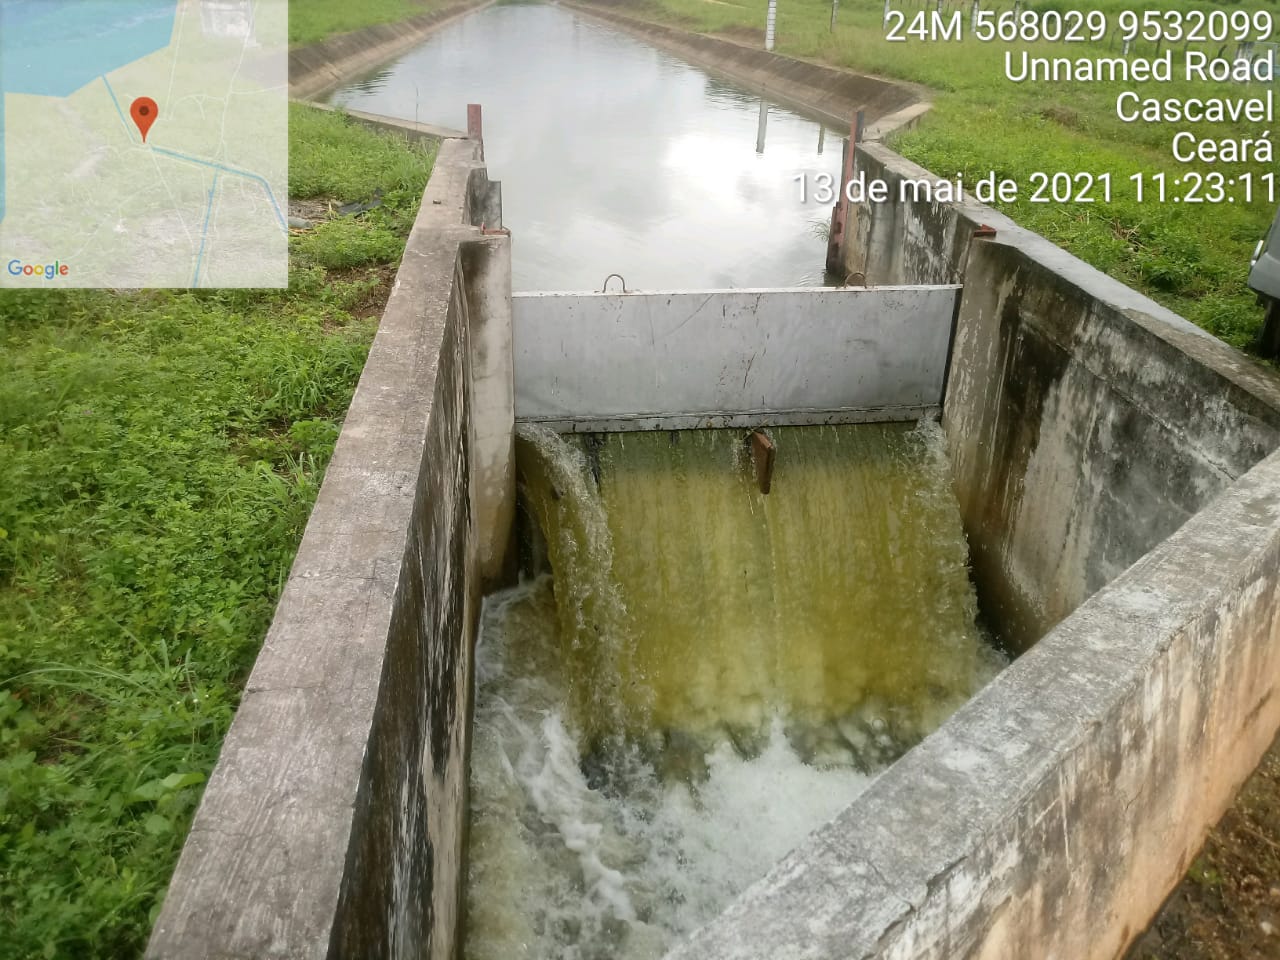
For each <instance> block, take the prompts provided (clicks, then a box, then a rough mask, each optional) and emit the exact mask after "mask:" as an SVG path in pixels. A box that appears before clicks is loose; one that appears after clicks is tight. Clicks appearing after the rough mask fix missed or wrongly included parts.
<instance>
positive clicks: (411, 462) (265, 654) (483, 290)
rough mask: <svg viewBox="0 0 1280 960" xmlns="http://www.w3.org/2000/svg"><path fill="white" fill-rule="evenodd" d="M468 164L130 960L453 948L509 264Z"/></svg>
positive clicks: (432, 213) (482, 178) (423, 251)
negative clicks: (487, 223) (138, 950)
mask: <svg viewBox="0 0 1280 960" xmlns="http://www.w3.org/2000/svg"><path fill="white" fill-rule="evenodd" d="M479 157H480V145H479V144H478V143H473V142H470V141H465V140H450V141H446V142H445V143H444V144H443V145H442V147H441V149H440V154H439V156H438V158H437V161H436V165H435V169H434V172H433V173H432V176H431V181H430V185H429V186H428V188H427V192H426V196H425V197H424V200H423V204H422V208H421V211H420V213H419V216H418V219H417V222H416V223H415V225H414V227H413V231H412V233H411V235H410V237H409V240H408V244H407V246H406V248H405V254H404V260H403V262H402V264H401V266H400V270H399V273H398V274H397V277H396V283H395V288H394V290H393V291H392V294H391V297H390V300H389V302H388V304H387V307H386V312H385V313H384V315H383V318H382V323H381V325H380V327H379V329H378V334H377V337H376V339H375V340H374V343H373V347H372V349H371V351H370V354H369V359H368V361H367V363H366V365H365V369H364V372H363V375H362V376H361V378H360V383H359V385H358V387H357V389H356V393H355V397H354V399H353V400H352V403H351V407H350V410H349V411H348V414H347V418H346V422H345V423H344V425H343V429H342V433H341V436H340V437H339V439H338V443H337V447H336V449H335V451H334V456H333V459H332V461H331V462H330V465H329V468H328V470H327V471H326V473H325V478H324V484H323V486H322V487H321V490H320V494H319V497H318V499H317V502H316V506H315V508H314V510H313V511H312V515H311V518H310V521H309V522H308V524H307V528H306V531H305V534H304V536H303V540H302V545H301V547H300V549H299V551H298V555H297V558H296V560H295V562H294V565H293V569H292V571H291V573H290V576H289V580H288V582H287V584H286V585H285V589H284V593H283V595H282V597H281V600H280V604H279V607H278V608H277V611H276V616H275V619H274V621H273V622H272V625H271V628H270V631H269V633H268V635H267V639H266V642H265V644H264V645H263V649H262V652H261V654H260V655H259V657H258V660H257V662H256V664H255V665H254V669H253V672H252V674H251V676H250V678H249V681H248V683H247V685H246V688H245V693H244V697H243V700H242V701H241V705H240V708H239V710H238V711H237V713H236V718H235V722H234V723H233V724H232V727H231V730H230V732H229V733H228V735H227V738H226V741H225V743H224V745H223V748H222V754H221V756H220V758H219V761H218V764H217V766H216V768H215V769H214V772H213V775H212V777H211V778H210V781H209V784H208V787H207V789H206V791H205V794H204V798H203V800H202V802H201V805H200V808H199V810H198V812H197V814H196V817H195V822H194V823H193V825H192V828H191V832H190V835H189V837H188V839H187V843H186V846H185V847H184V848H183V852H182V856H181V859H180V861H179V863H178V867H177V870H176V871H175V873H174V876H173V880H172V882H171V884H170V887H169V892H168V895H167V897H166V899H165V902H164V907H163V910H162V912H161V914H160V917H159V919H158V920H157V922H156V925H155V928H154V930H153V932H152V936H151V941H150V944H149V946H148V949H147V954H146V955H147V956H148V957H149V958H153V960H162V958H163V960H193V958H210V960H213V958H218V960H232V958H235V960H240V958H243V960H250V958H255V960H256V958H263V957H288V958H303V957H306V958H334V960H337V958H348V957H415V958H416V957H431V958H436V960H446V958H452V957H453V956H454V955H455V953H456V951H457V948H458V944H459V938H460V933H461V931H460V902H461V895H462V876H461V871H462V868H463V865H462V860H463V850H464V843H465V832H466V822H467V820H466V817H467V803H466V791H467V778H468V769H467V768H468V759H469V756H468V754H469V722H470V713H471V690H472V645H473V642H474V635H475V629H476V623H477V615H478V612H479V596H480V590H481V587H482V583H483V581H484V578H485V574H486V573H489V574H496V573H497V572H499V571H500V570H501V568H502V566H503V557H502V550H503V549H504V548H505V545H506V534H507V530H508V529H509V527H510V516H511V511H512V509H513V500H512V498H513V496H514V488H513V485H512V481H511V477H510V474H509V472H504V471H509V470H510V468H511V464H510V450H511V444H512V442H513V441H512V430H513V427H514V410H513V407H512V388H511V372H510V369H511V367H510V350H509V346H508V347H507V348H506V349H505V350H504V349H503V347H502V344H503V342H504V337H505V338H507V342H508V344H509V336H510V333H509V324H510V292H509V291H510V248H509V239H508V238H507V237H506V236H503V235H490V234H486V233H483V232H482V231H481V230H480V229H479V228H478V227H476V226H472V224H473V223H474V222H475V221H476V220H477V219H478V218H479V217H480V216H481V215H482V214H481V213H480V211H479V209H478V208H479V207H483V206H488V205H487V204H485V203H484V201H485V199H486V197H487V196H488V195H489V194H490V193H491V192H492V190H491V188H492V186H493V185H492V184H490V183H489V181H488V180H487V178H486V175H485V171H484V167H483V166H482V164H481V162H480V159H479ZM483 215H484V216H492V212H491V211H488V212H486V213H485V214H483ZM490 321H492V323H490ZM504 326H505V327H506V330H505V332H504V330H503V329H502V328H503V327H504ZM495 327H496V328H497V329H495ZM504 448H505V449H506V451H507V453H506V458H505V461H504V462H502V463H499V464H497V466H496V467H495V466H494V464H495V463H496V462H497V461H498V460H500V459H502V458H501V457H500V455H499V453H498V452H499V451H501V450H503V449H504ZM486 450H488V451H489V452H488V454H485V453H484V451H486Z"/></svg>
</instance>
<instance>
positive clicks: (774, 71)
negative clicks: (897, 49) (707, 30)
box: [560, 0, 930, 138]
mask: <svg viewBox="0 0 1280 960" xmlns="http://www.w3.org/2000/svg"><path fill="white" fill-rule="evenodd" d="M560 3H561V5H562V6H565V7H569V8H571V9H573V10H577V11H578V12H579V13H583V14H586V15H587V16H591V17H596V18H598V19H600V20H602V21H604V22H606V23H608V24H609V25H610V26H611V27H613V28H615V29H618V30H622V31H624V32H626V33H629V34H631V35H632V36H635V37H638V38H640V39H641V40H644V41H645V42H647V43H649V44H652V45H653V46H655V47H658V48H660V49H663V50H668V51H670V52H671V53H674V54H676V55H677V56H678V57H680V58H681V59H682V60H686V61H688V62H689V63H692V64H696V65H697V66H699V67H702V68H703V69H704V70H709V71H711V72H712V73H718V74H720V75H722V76H724V77H727V78H728V79H730V80H733V81H735V82H737V83H738V84H740V85H742V86H744V87H746V88H747V89H748V90H752V91H756V92H759V93H762V94H766V95H767V96H768V98H769V99H770V100H772V101H773V102H775V103H779V104H782V105H783V106H787V107H791V108H792V109H793V110H797V111H799V112H800V113H802V114H806V115H808V116H811V117H814V118H815V119H817V120H821V121H823V122H825V123H829V124H831V125H832V126H834V127H836V128H837V129H838V130H841V131H848V130H849V129H850V124H851V122H852V120H853V118H854V116H855V115H856V114H857V112H858V111H859V110H864V111H865V112H866V120H867V122H868V124H869V129H868V134H869V136H870V137H871V138H878V137H880V136H883V135H884V134H886V133H888V132H890V131H891V130H897V129H900V128H902V127H905V126H909V125H910V124H912V123H914V122H915V121H916V120H917V119H918V118H919V117H920V116H921V115H923V114H924V113H926V112H927V111H928V110H929V107H930V104H929V102H928V98H927V91H926V90H925V89H924V88H923V87H919V86H916V85H915V84H910V83H905V82H902V81H898V80H885V79H883V78H881V77H873V76H869V75H867V74H861V73H854V72H853V71H852V70H842V69H840V68H839V67H831V66H827V65H825V64H820V63H811V62H809V61H807V60H797V59H795V58H794V57H784V56H782V55H781V54H778V53H770V52H768V51H766V50H764V49H763V48H762V46H763V28H764V15H763V13H762V14H761V20H760V24H761V41H762V42H761V43H760V44H746V43H738V42H736V41H734V40H730V39H728V38H726V37H712V36H707V35H705V34H700V33H689V32H687V31H685V30H679V29H676V28H674V27H667V26H663V25H662V24H660V23H651V22H649V21H646V20H640V19H637V18H636V17H632V16H628V15H627V12H626V11H628V10H629V9H631V8H633V7H634V4H631V3H628V2H627V0H621V2H618V0H612V2H610V0H589V2H582V0H560Z"/></svg>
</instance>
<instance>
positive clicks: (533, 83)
mask: <svg viewBox="0 0 1280 960" xmlns="http://www.w3.org/2000/svg"><path fill="white" fill-rule="evenodd" d="M331 101H332V102H333V103H336V104H342V105H347V106H351V107H352V108H354V109H361V110H369V111H372V112H374V113H385V114H391V115H393V116H398V117H403V118H406V119H411V120H419V121H422V122H426V123H437V124H444V125H446V126H450V127H454V128H456V129H465V128H466V104H467V103H480V104H482V105H483V106H484V125H485V160H486V162H487V164H488V167H489V172H490V175H492V176H493V177H494V178H496V179H500V180H502V182H503V207H504V210H503V221H504V223H505V224H506V226H508V227H510V228H511V231H512V234H513V247H512V249H513V256H514V261H515V262H514V274H515V275H514V286H515V289H517V290H594V289H599V287H600V284H601V281H602V280H603V279H604V277H605V275H606V274H609V273H613V272H615V271H616V272H618V273H621V274H622V275H623V276H625V277H626V279H627V286H628V288H635V289H640V290H655V289H689V288H708V287H768V286H796V285H802V284H818V283H821V282H822V267H823V261H824V259H825V252H826V245H825V241H824V239H823V238H822V237H821V236H819V235H818V234H817V233H816V232H815V231H814V229H813V225H812V221H814V220H826V219H829V216H830V209H829V207H824V206H821V205H819V204H817V203H814V202H813V200H812V197H810V199H809V202H808V203H807V204H802V203H800V200H799V190H798V187H797V185H796V180H795V179H794V178H795V177H797V176H798V175H800V174H803V173H808V174H809V176H810V178H812V177H813V176H814V175H815V174H817V173H827V174H830V175H831V176H833V177H834V176H837V175H838V173H839V164H840V156H839V151H838V150H826V151H825V152H821V153H820V149H819V145H820V143H821V140H820V134H821V130H820V126H819V125H818V124H816V123H814V122H812V121H810V120H806V119H804V118H802V117H799V116H797V115H796V114H794V113H792V112H790V111H788V110H786V109H783V108H781V107H778V106H775V105H768V106H767V130H765V129H763V128H762V120H761V118H762V110H761V102H760V98H759V96H758V95H756V94H752V93H750V92H748V91H745V90H743V89H741V88H739V87H735V86H734V85H733V84H731V83H728V82H726V81H724V80H721V79H718V78H715V77H711V76H708V75H707V74H705V73H703V72H702V71H701V70H698V69H696V68H694V67H691V66H689V65H688V64H685V63H682V62H681V61H678V60H675V59H673V58H672V57H669V56H667V55H666V54H664V53H662V52H660V51H658V50H656V49H654V48H653V47H649V46H646V45H644V44H642V43H640V42H638V41H636V40H632V39H631V38H629V37H626V36H623V35H621V34H619V33H615V32H613V31H611V30H609V29H607V28H605V27H602V26H599V25H597V24H595V23H592V22H590V21H588V20H584V19H582V18H581V17H579V16H577V15H576V14H574V13H572V12H570V11H567V10H564V9H561V8H559V7H555V6H548V5H543V4H516V5H501V6H496V7H490V8H488V9H486V10H483V11H480V12H479V13H476V14H473V15H471V16H469V17H466V18H464V19H463V20H461V21H459V22H458V23H456V24H453V25H452V26H449V27H447V28H445V29H444V30H442V31H441V32H440V33H438V34H435V35H434V36H432V37H431V38H430V39H428V40H427V42H425V43H424V44H423V45H422V46H421V47H418V48H417V49H416V50H414V51H412V52H411V53H409V54H407V55H405V56H404V57H402V58H401V59H400V60H399V61H397V62H396V63H394V64H393V65H392V66H390V67H388V68H385V69H382V70H379V71H378V72H376V73H374V74H371V75H369V76H366V77H364V78H362V79H361V80H358V81H356V82H354V83H351V84H349V85H347V86H346V87H344V88H342V89H341V90H339V91H337V92H336V93H335V94H334V95H333V97H332V98H331ZM762 132H763V133H767V136H766V137H765V138H764V142H763V143H760V142H759V141H760V137H761V134H762ZM760 148H762V149H760Z"/></svg>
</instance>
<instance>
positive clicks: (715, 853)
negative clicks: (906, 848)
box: [466, 423, 1001, 960]
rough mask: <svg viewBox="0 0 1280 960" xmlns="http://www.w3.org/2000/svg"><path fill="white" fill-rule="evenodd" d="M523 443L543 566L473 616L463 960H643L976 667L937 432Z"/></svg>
mask: <svg viewBox="0 0 1280 960" xmlns="http://www.w3.org/2000/svg"><path fill="white" fill-rule="evenodd" d="M743 436H744V435H743V432H742V431H733V430H722V431H692V432H684V433H679V434H667V433H641V434H625V435H624V434H617V435H611V436H608V437H605V438H567V439H562V438H560V437H558V436H556V435H555V434H552V433H550V432H549V431H546V430H542V429H538V428H522V431H521V436H520V438H519V441H518V455H519V462H520V468H521V475H522V494H523V497H524V503H525V507H526V509H527V510H528V512H529V513H530V514H532V516H533V517H534V519H535V520H536V522H537V526H538V528H539V530H540V531H541V533H542V535H543V537H544V540H545V543H544V546H545V554H546V559H547V560H548V561H549V563H550V566H551V569H552V570H553V571H554V579H553V578H552V576H551V575H546V574H544V575H542V576H539V577H536V578H535V579H532V580H528V581H526V582H524V583H522V584H521V585H520V586H519V587H517V588H515V589H512V590H509V591H506V592H503V593H501V594H498V595H495V596H493V597H491V598H489V600H488V601H487V603H486V607H485V613H484V618H483V623H482V627H481V638H480V642H479V646H478V648H477V671H478V697H477V707H476V724H475V734H474V738H475V739H474V744H473V754H472V796H471V801H472V823H471V839H470V844H471V845H470V863H471V867H470V870H471V875H470V882H469V889H468V933H467V942H466V955H467V957H468V958H470V960H499V958H512V957H538V958H565V960H594V958H600V960H604V958H613V957H619V958H650V957H659V956H661V955H662V954H663V953H664V952H665V950H667V949H668V948H669V947H670V946H671V944H672V943H673V942H674V941H675V940H676V939H678V938H679V936H680V935H681V934H683V933H686V932H689V931H691V930H692V929H694V928H696V927H697V926H699V925H701V924H702V923H705V922H706V921H707V920H709V919H711V918H712V917H713V916H714V915H715V914H716V913H718V912H719V911H720V910H721V909H723V907H724V906H725V905H726V904H727V902H728V901H729V900H730V899H731V898H732V897H733V896H734V895H735V894H736V893H738V892H739V891H740V890H742V889H743V888H745V887H746V886H747V885H748V884H750V883H751V882H753V881H754V880H756V879H758V878H759V877H760V876H761V875H763V873H764V872H765V871H766V870H767V869H768V868H769V867H770V866H771V865H772V864H773V863H775V862H776V861H777V860H778V859H780V858H781V857H782V856H783V855H784V854H785V853H786V852H787V851H788V850H790V849H791V848H792V847H793V846H794V845H795V844H796V843H797V842H799V840H801V839H802V838H803V837H804V836H805V835H806V834H807V833H809V832H810V831H811V830H812V829H814V828H815V827H816V826H818V825H820V824H821V823H823V822H824V821H825V820H827V819H829V818H830V817H831V816H833V815H834V814H835V813H836V812H837V811H838V810H839V809H841V808H842V807H843V806H845V805H846V804H847V803H848V802H849V801H850V800H852V799H853V798H854V797H855V796H856V795H857V794H858V793H859V792H860V791H861V790H862V789H863V788H864V787H865V786H866V784H867V783H868V782H870V779H871V777H872V776H874V774H875V773H876V772H877V771H878V770H880V769H882V768H883V766H884V765H886V764H887V763H889V762H891V761H892V760H893V759H894V758H895V757H897V756H898V755H900V754H901V753H902V752H903V751H904V750H906V749H908V748H909V747H910V746H911V745H912V744H914V743H915V742H918V741H919V740H920V739H921V738H922V737H923V736H925V735H926V734H927V733H928V732H929V731H931V730H932V729H934V728H935V727H936V726H937V725H938V724H939V723H941V722H942V720H943V719H945V718H946V716H948V715H949V714H950V713H951V712H952V711H953V710H954V709H955V708H956V707H958V706H959V705H960V704H961V703H963V702H964V701H965V700H966V699H968V698H969V697H970V696H971V695H972V694H973V692H974V691H975V690H976V689H977V688H978V687H979V686H981V685H982V684H983V683H985V682H986V681H987V680H988V679H990V677H991V676H993V675H994V673H995V672H996V671H997V670H998V669H999V667H1000V665H1001V664H1000V662H999V660H998V658H997V656H996V655H995V654H994V653H993V652H992V650H991V649H990V647H989V646H988V645H987V644H986V643H984V642H983V640H982V638H981V637H980V635H979V633H978V631H977V629H976V628H975V626H974V616H975V612H976V605H975V600H974V596H973V592H972V588H971V587H970V584H969V581H968V578H967V574H966V548H965V541H964V537H963V533H962V531H961V526H960V518H959V513H958V510H957V507H956V504H955V501H954V499H953V498H952V495H951V491H950V482H949V476H948V467H947V462H946V456H945V453H944V451H943V449H942V444H941V432H940V430H939V429H938V428H937V426H936V425H933V424H927V423H926V424H921V425H920V426H918V427H915V428H911V427H909V426H897V425H873V426H858V427H838V428H833V427H796V428H786V429H779V430H775V431H773V432H772V436H773V439H774V441H775V443H776V445H777V468H776V471H775V473H774V480H773V486H772V490H771V492H770V494H769V495H768V496H765V495H763V494H761V493H760V492H759V491H758V489H757V488H756V486H755V482H754V479H753V475H752V472H751V468H750V463H749V458H748V456H747V454H746V448H745V446H744V443H743Z"/></svg>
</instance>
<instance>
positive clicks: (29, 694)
mask: <svg viewBox="0 0 1280 960" xmlns="http://www.w3.org/2000/svg"><path fill="white" fill-rule="evenodd" d="M291 120H292V124H291V131H290V134H291V137H290V139H291V144H290V146H291V156H292V162H293V164H294V171H295V174H296V175H295V177H294V188H295V189H294V190H293V192H294V194H295V196H299V197H306V196H313V197H323V198H332V199H336V200H338V201H350V200H361V199H367V198H368V197H369V195H370V194H371V193H372V192H373V190H374V189H375V188H381V189H383V190H384V191H385V197H384V206H383V207H381V208H379V209H377V210H374V211H372V212H370V213H369V214H368V215H367V216H365V217H362V218H359V219H344V220H340V221H333V222H330V223H328V224H326V225H324V226H323V227H321V228H319V229H317V230H315V231H314V232H311V233H308V234H304V235H302V236H299V237H296V238H295V239H294V240H293V247H292V253H291V284H292V285H291V287H290V289H289V290H287V291H221V292H208V291H200V292H143V293H136V294H112V293H108V292H103V291H79V292H66V293H63V294H56V293H31V292H25V291H6V292H3V293H0V930H2V931H3V934H0V957H3V958H6V960H7V958H14V960H17V958H23V960H25V958H30V957H68V958H77V960H78V958H88V957H129V956H136V955H138V953H139V952H140V950H141V948H142V946H143V944H144V943H145V940H146V937H147V935H148V932H149V930H150V926H151V923H152V920H153V918H154V916H155V912H156V910H157V909H158V905H159V902H160V897H161V895H162V893H163V890H164V887H165V885H166V884H167V882H168V878H169V875H170V873H171V871H172V869H173V865H174V863H175V861H176V858H177V855H178V851H179V849H180V847H181V844H182V840H183V837H184V835H185V833H186V830H187V827H188V825H189V821H190V818H191V815H192V813H193V811H194V809H195V806H196V803H197V802H198V800H199V797H200V793H201V789H202V787H201V785H202V784H203V782H204V780H205V778H206V777H207V775H208V773H209V771H210V769H211V767H212V765H213V763H214V760H215V759H216V756H217V752H218V748H219V745H220V743H221V741H222V737H223V735H224V733H225V732H226V729H227V727H228V725H229V723H230V721H231V717H232V714H233V711H234V710H235V706H236V703H237V700H238V697H239V693H240V689H241V687H242V684H243V682H244V679H245V677H246V675H247V672H248V670H249V668H250V666H251V664H252V662H253V658H254V656H255V654H256V652H257V649H258V647H259V645H260V643H261V640H262V637H263V635H264V633H265V630H266V628H267V625H268V624H269V622H270V619H271V615H272V611H273V609H274V606H275V602H276V599H277V597H278V595H279V592H280V589H281V586H282V584H283V581H284V579H285V576H286V574H287V572H288V569H289V566H290V563H291V562H292V558H293V554H294V552H295V550H296V547H297V544H298V541H299V539H300V537H301V533H302V529H303V526H304V524H305V523H306V519H307V516H308V513H309V511H310V507H311V504H312V502H313V500H314V497H315V495H316V492H317V488H318V486H319V483H320V479H321V477H322V475H323V471H324V467H325V464H326V462H327V460H328V457H329V455H330V453H331V451H332V447H333V443H334V440H335V438H336V436H337V433H338V427H339V424H340V422H341V419H342V417H343V415H344V412H345V410H346V406H347V403H348V402H349V400H350V397H351V393H352V391H353V389H354V386H355V383H356V380H357V378H358V376H359V373H360V370H361V368H362V365H363V363H364V358H365V356H366V353H367V351H368V346H369V343H370V341H371V339H372V336H373V333H374V332H375V327H376V319H375V317H376V315H377V312H378V307H379V305H380V303H381V302H382V300H383V299H384V298H385V293H386V289H387V282H388V280H389V278H390V275H391V270H392V267H393V265H394V264H395V263H396V262H397V261H398V259H399V256H400V253H401V249H402V246H403V238H404V237H405V235H406V234H407V231H408V228H409V225H410V223H411V220H412V217H413V216H414V213H415V211H416V207H417V202H418V198H419V197H420V195H421V191H422V189H423V187H424V185H425V183H426V179H427V177H428V175H429V173H430V168H431V162H432V156H431V155H430V154H429V153H427V152H425V151H423V150H422V149H421V148H419V147H411V146H409V145H408V144H407V143H405V142H403V141H394V140H390V139H388V138H384V137H380V136H376V135H374V134H372V133H369V132H367V131H364V130H362V129H360V128H357V127H354V126H349V125H348V124H347V122H346V120H345V118H343V117H342V116H341V115H337V114H324V113H320V112H318V111H311V110H306V109H304V108H300V107H294V108H292V111H291Z"/></svg>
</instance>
